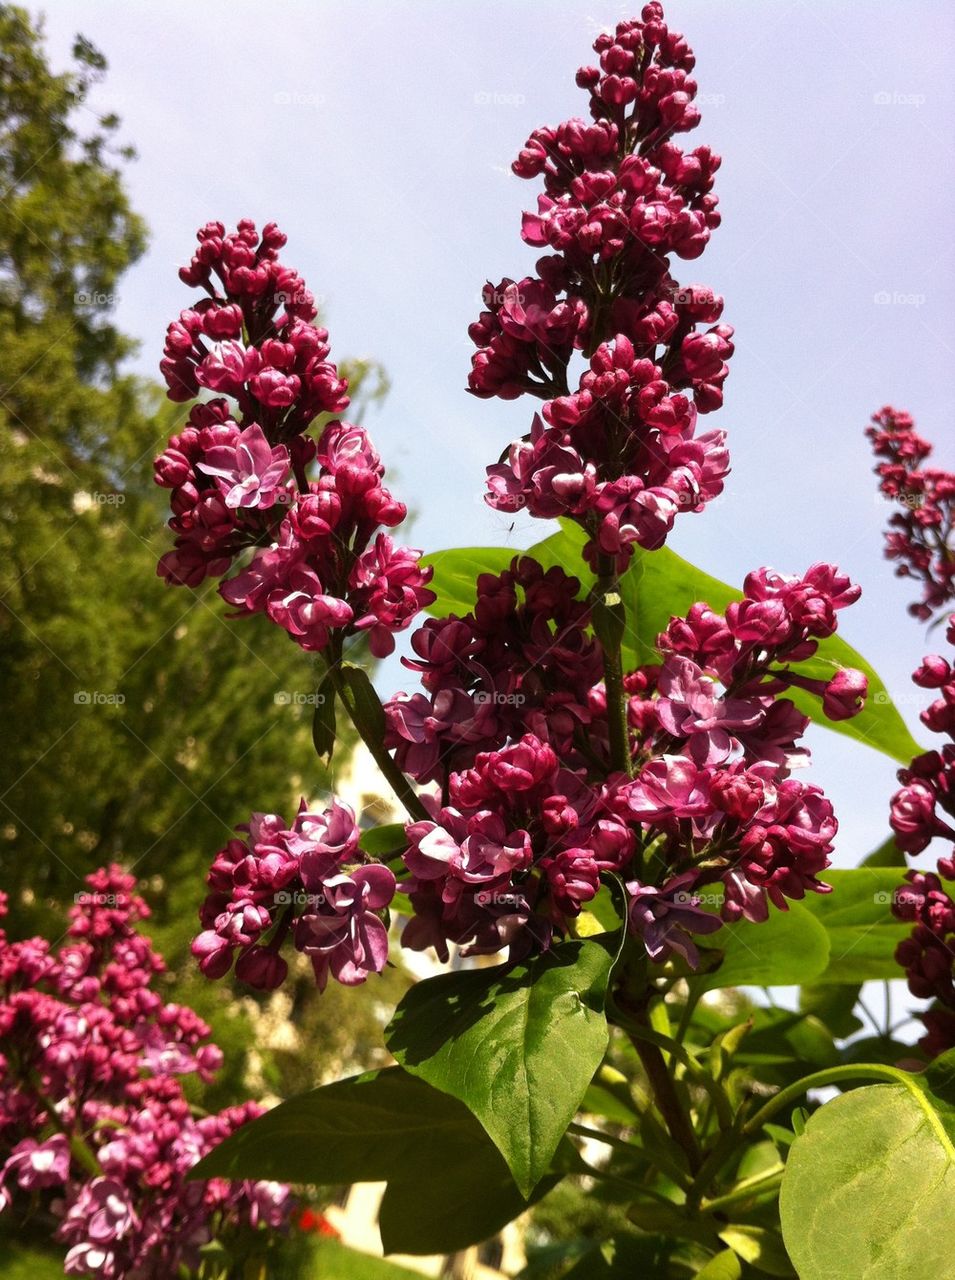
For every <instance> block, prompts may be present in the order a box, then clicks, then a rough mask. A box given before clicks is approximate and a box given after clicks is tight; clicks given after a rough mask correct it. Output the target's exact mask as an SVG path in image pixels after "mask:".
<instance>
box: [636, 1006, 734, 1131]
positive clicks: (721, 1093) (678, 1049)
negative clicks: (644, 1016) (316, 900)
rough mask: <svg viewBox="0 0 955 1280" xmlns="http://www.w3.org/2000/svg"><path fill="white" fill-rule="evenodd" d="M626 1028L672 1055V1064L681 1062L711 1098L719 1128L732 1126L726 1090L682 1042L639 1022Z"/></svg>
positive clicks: (695, 1082)
mask: <svg viewBox="0 0 955 1280" xmlns="http://www.w3.org/2000/svg"><path fill="white" fill-rule="evenodd" d="M626 1030H627V1032H628V1034H629V1035H630V1036H631V1038H633V1037H639V1038H640V1039H641V1040H645V1041H646V1042H647V1043H648V1044H655V1045H656V1046H657V1048H658V1049H661V1050H666V1052H667V1053H669V1054H671V1055H672V1057H673V1059H674V1064H675V1063H676V1062H679V1063H681V1064H682V1066H683V1067H685V1069H686V1071H687V1073H688V1074H689V1075H690V1077H691V1078H692V1080H693V1083H694V1084H697V1085H699V1086H700V1088H701V1089H704V1090H705V1091H706V1093H707V1094H708V1095H709V1097H710V1098H711V1099H712V1102H713V1106H714V1107H715V1109H716V1115H717V1118H718V1120H719V1125H720V1128H721V1129H731V1128H732V1127H733V1109H732V1106H731V1105H730V1100H729V1098H728V1097H727V1095H726V1091H725V1090H724V1089H723V1088H721V1086H720V1084H719V1081H717V1080H714V1079H713V1077H712V1076H711V1075H709V1073H708V1072H707V1071H706V1069H705V1068H704V1067H701V1066H700V1064H699V1063H698V1062H697V1061H696V1059H695V1058H694V1057H693V1056H692V1054H691V1053H690V1052H689V1051H688V1050H687V1049H686V1048H685V1047H684V1046H683V1045H682V1044H680V1043H679V1042H678V1041H676V1040H671V1039H670V1038H669V1037H668V1036H663V1035H660V1033H659V1032H658V1031H654V1030H653V1029H652V1028H651V1027H644V1026H643V1025H642V1024H641V1023H639V1022H638V1023H635V1024H634V1025H633V1026H628V1027H627V1028H626ZM668 1074H671V1078H672V1073H670V1072H668Z"/></svg>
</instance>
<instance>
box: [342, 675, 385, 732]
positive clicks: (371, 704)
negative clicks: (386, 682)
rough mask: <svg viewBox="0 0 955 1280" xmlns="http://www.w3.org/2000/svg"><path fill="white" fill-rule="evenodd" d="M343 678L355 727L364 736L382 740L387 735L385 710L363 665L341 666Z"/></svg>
mask: <svg viewBox="0 0 955 1280" xmlns="http://www.w3.org/2000/svg"><path fill="white" fill-rule="evenodd" d="M341 678H342V682H343V684H344V685H345V689H346V690H347V693H346V694H345V695H344V696H346V697H347V698H348V701H349V706H350V708H351V710H352V714H353V719H354V721H355V727H356V728H357V729H358V731H359V733H360V734H361V736H362V737H363V738H365V739H366V740H367V739H372V740H373V741H376V742H377V741H380V740H381V739H382V738H384V736H385V711H384V708H383V707H382V705H381V699H380V698H379V697H378V694H377V693H376V692H375V686H374V685H373V684H372V683H371V681H370V680H369V678H368V673H367V672H366V671H365V670H364V669H363V668H362V667H356V666H354V665H353V664H352V663H350V662H344V663H342V666H341Z"/></svg>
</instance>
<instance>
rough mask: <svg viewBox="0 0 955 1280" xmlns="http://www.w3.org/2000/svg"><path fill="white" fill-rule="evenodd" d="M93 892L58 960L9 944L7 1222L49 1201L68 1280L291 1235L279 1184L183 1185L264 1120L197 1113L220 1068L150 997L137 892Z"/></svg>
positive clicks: (3, 1062)
mask: <svg viewBox="0 0 955 1280" xmlns="http://www.w3.org/2000/svg"><path fill="white" fill-rule="evenodd" d="M86 883H87V891H86V892H85V893H82V894H79V895H77V899H78V900H77V903H76V905H75V906H74V907H73V908H72V909H71V911H70V923H69V928H68V930H67V934H66V937H65V940H64V941H63V942H62V943H61V944H60V945H59V946H51V944H50V943H49V942H47V941H46V939H44V938H40V937H34V938H28V939H26V940H25V941H22V942H14V941H11V940H9V939H8V938H7V936H6V934H5V933H4V931H3V930H0V1040H2V1043H3V1054H2V1056H0V1212H2V1211H6V1210H9V1209H10V1208H11V1206H14V1205H15V1207H16V1208H17V1209H18V1210H24V1209H25V1207H26V1205H27V1204H28V1203H30V1201H31V1200H32V1202H33V1205H34V1211H35V1208H36V1205H37V1203H38V1201H40V1200H42V1203H43V1205H44V1206H45V1208H46V1210H47V1211H48V1212H51V1213H52V1214H53V1215H54V1216H55V1218H56V1219H57V1221H58V1225H57V1228H56V1236H57V1239H58V1240H60V1241H62V1242H64V1243H65V1245H66V1246H67V1253H66V1261H65V1264H64V1269H65V1272H66V1274H67V1275H90V1276H97V1277H103V1278H104V1280H109V1278H111V1277H117V1278H119V1277H125V1276H137V1277H142V1278H143V1280H166V1278H167V1277H169V1276H172V1275H176V1274H178V1273H179V1269H180V1268H181V1267H186V1268H189V1269H191V1270H195V1269H197V1268H198V1265H199V1262H200V1260H201V1254H200V1250H201V1248H202V1246H203V1245H204V1244H206V1243H208V1242H209V1241H211V1240H213V1239H216V1240H220V1241H222V1242H223V1243H224V1244H226V1245H227V1244H228V1241H229V1239H230V1238H232V1237H234V1236H236V1235H237V1234H239V1233H248V1232H249V1231H252V1232H255V1233H257V1234H258V1235H259V1236H260V1237H261V1236H263V1235H265V1236H267V1235H269V1234H270V1233H274V1232H277V1231H284V1230H286V1229H287V1227H288V1225H289V1221H290V1214H291V1212H292V1209H293V1202H292V1200H291V1198H290V1194H289V1190H288V1188H287V1187H285V1186H283V1185H280V1184H278V1183H266V1182H227V1181H223V1180H220V1179H214V1180H212V1181H209V1182H188V1181H187V1175H188V1173H189V1170H190V1169H191V1168H192V1166H193V1165H194V1164H195V1163H196V1161H197V1160H198V1159H199V1158H200V1157H201V1156H202V1155H204V1154H205V1153H206V1152H207V1151H209V1150H211V1148H212V1147H214V1146H216V1145H217V1144H218V1143H219V1142H221V1141H222V1139H223V1138H225V1137H227V1136H228V1135H229V1134H230V1133H231V1132H233V1131H234V1130H235V1129H236V1128H237V1127H238V1126H239V1125H241V1124H245V1123H246V1122H247V1121H249V1120H251V1119H253V1118H254V1117H255V1116H257V1115H258V1114H259V1113H260V1110H261V1108H259V1107H257V1106H256V1105H255V1104H246V1105H243V1106H240V1107H233V1108H230V1109H228V1110H226V1111H223V1112H221V1113H219V1114H218V1115H202V1116H196V1115H194V1114H193V1111H192V1109H191V1107H190V1106H189V1104H188V1102H187V1100H186V1097H185V1095H184V1093H183V1086H182V1083H181V1081H182V1078H183V1077H185V1076H188V1075H190V1074H196V1075H198V1076H199V1077H200V1078H201V1079H202V1080H204V1081H208V1080H210V1079H211V1078H212V1077H213V1076H214V1074H215V1072H216V1070H217V1069H218V1067H219V1066H220V1064H221V1062H222V1054H221V1052H220V1050H219V1049H218V1048H217V1047H216V1046H215V1045H213V1044H210V1043H209V1041H208V1036H209V1028H208V1026H206V1024H205V1023H204V1022H203V1021H202V1020H201V1019H200V1018H199V1017H197V1015H196V1014H195V1013H194V1012H193V1011H192V1010H191V1009H188V1008H185V1007H183V1006H181V1005H176V1004H170V1003H167V1002H166V1001H165V1000H164V999H163V997H162V996H161V995H160V994H159V992H158V991H157V990H156V989H155V988H156V985H157V982H158V980H159V979H160V978H161V975H162V973H163V970H164V965H163V962H162V959H161V958H160V957H159V956H158V955H157V954H156V952H155V951H153V950H152V948H151V946H150V944H149V941H148V939H147V938H145V937H143V936H142V935H141V934H140V933H138V932H137V931H136V929H135V927H134V926H135V925H136V924H137V923H138V922H139V921H140V920H142V919H143V918H144V917H145V916H146V915H148V909H147V907H146V905H145V903H144V902H143V901H142V899H141V898H139V897H138V896H137V895H136V894H135V893H134V892H133V889H134V885H135V881H134V878H133V877H132V876H130V875H127V874H125V873H124V872H123V871H122V870H121V869H120V868H119V867H115V866H114V867H110V868H108V869H104V870H100V871H97V872H95V873H94V874H93V875H91V876H89V877H87V881H86ZM0 908H2V911H3V912H5V910H6V904H5V901H3V902H2V903H0ZM243 1238H244V1239H247V1236H246V1235H245V1234H243Z"/></svg>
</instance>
